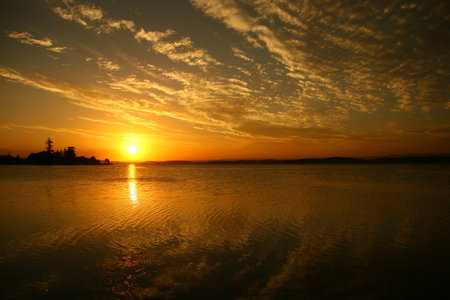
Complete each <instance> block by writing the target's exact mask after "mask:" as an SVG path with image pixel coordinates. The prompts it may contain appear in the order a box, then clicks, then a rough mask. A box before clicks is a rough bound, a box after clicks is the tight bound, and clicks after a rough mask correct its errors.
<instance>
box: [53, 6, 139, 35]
mask: <svg viewBox="0 0 450 300" xmlns="http://www.w3.org/2000/svg"><path fill="white" fill-rule="evenodd" d="M48 3H49V5H50V8H51V9H52V10H53V11H54V12H55V13H56V14H58V15H59V16H60V17H61V18H63V19H65V20H69V21H73V22H76V23H78V24H80V25H82V26H83V27H85V28H86V29H91V30H95V31H96V32H97V33H110V32H112V31H115V30H121V29H122V30H130V31H135V27H134V22H133V21H131V20H122V19H119V20H116V19H111V18H107V17H105V12H104V11H103V9H102V8H101V7H98V6H96V5H94V4H91V3H80V2H79V1H77V0H62V1H54V0H48Z"/></svg>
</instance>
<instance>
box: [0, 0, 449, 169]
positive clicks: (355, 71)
mask: <svg viewBox="0 0 450 300" xmlns="http://www.w3.org/2000/svg"><path fill="white" fill-rule="evenodd" d="M449 11H450V9H449V4H448V3H447V2H446V1H433V0H431V1H427V2H426V3H424V2H423V1H408V2H407V3H406V2H404V1H386V2H383V1H335V2H333V3H332V4H330V3H329V2H327V1H314V2H311V3H309V2H307V1H305V2H303V1H301V2H299V1H286V0H277V1H269V0H261V1H259V2H258V4H257V5H255V1H234V0H229V1H224V0H209V1H206V0H191V1H178V0H177V1H175V0H167V1H133V2H130V1H102V2H101V4H99V3H98V2H92V1H81V0H71V1H69V0H63V1H53V0H49V1H21V2H15V1H14V2H13V1H2V3H1V4H0V14H1V20H2V21H1V27H2V31H1V36H0V39H1V45H2V47H1V48H0V53H1V55H0V59H1V62H0V90H1V93H0V154H4V153H7V152H10V153H11V154H13V155H16V154H20V155H22V156H24V155H27V154H28V153H30V152H32V151H41V150H43V149H44V141H45V140H46V139H47V138H48V137H51V138H52V139H53V140H54V146H55V148H56V149H63V148H65V147H67V146H75V147H76V149H77V154H78V155H89V156H90V155H95V156H96V157H97V158H99V159H104V158H105V157H108V158H110V159H111V160H128V161H141V160H144V161H147V160H209V159H245V158H303V157H325V156H379V155H389V154H400V153H448V152H450V112H449V109H450V95H449V94H450V86H449V85H450V80H449V78H450V76H449V74H450V71H449V70H450V66H449V65H450V59H449V58H450V57H449V53H450V51H449V46H448V43H447V42H446V41H448V40H449V38H450V33H449V30H450V29H449V28H450V24H449V23H450V13H449ZM42 20H46V21H45V22H42ZM131 145H134V146H135V147H136V149H137V151H136V153H135V154H134V155H132V154H130V153H129V152H128V151H127V149H128V147H129V146H131Z"/></svg>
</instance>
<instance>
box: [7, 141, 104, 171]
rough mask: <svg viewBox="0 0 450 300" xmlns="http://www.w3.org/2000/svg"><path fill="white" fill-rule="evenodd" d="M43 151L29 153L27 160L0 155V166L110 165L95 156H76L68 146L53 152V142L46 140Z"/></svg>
mask: <svg viewBox="0 0 450 300" xmlns="http://www.w3.org/2000/svg"><path fill="white" fill-rule="evenodd" d="M45 145H46V147H45V150H44V151H41V152H36V153H30V154H29V155H28V156H27V158H21V157H20V156H19V155H17V156H12V155H11V154H9V153H8V154H6V155H0V164H15V165H19V164H31V165H110V164H111V162H110V161H109V159H108V158H105V159H104V160H103V161H100V160H98V159H96V158H95V156H91V157H89V158H88V157H85V156H77V155H76V153H75V147H73V146H69V147H67V148H64V150H57V151H54V150H53V141H52V140H51V139H50V138H48V139H47V141H45Z"/></svg>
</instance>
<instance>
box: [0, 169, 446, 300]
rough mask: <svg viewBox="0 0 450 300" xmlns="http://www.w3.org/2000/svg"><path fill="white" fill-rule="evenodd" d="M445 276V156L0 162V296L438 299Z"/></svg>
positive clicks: (19, 297)
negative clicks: (362, 161) (425, 161)
mask: <svg viewBox="0 0 450 300" xmlns="http://www.w3.org/2000/svg"><path fill="white" fill-rule="evenodd" d="M449 275H450V167H449V166H437V165H423V166H376V165H375V166H374V165H372V166H364V165H357V166H346V165H339V166H333V165H329V166H327V165H320V166H319V165H301V166H298V165H297V166H296V165H247V166H246V165H236V166H234V165H226V166H219V165H174V166H167V165H166V166H164V165H146V166H139V165H137V166H133V165H130V166H127V165H113V166H0V298H6V299H16V298H17V299H23V298H32V299H39V298H55V299H74V298H76V299H115V298H125V299H126V298H156V299H159V298H161V299H180V298H197V299H218V298H225V299H238V298H239V299H296V298H302V299H381V298H385V299H412V298H416V299H418V298H420V299H430V298H435V299H436V298H437V296H438V295H439V293H440V292H446V291H447V290H448V280H449V278H450V276H449ZM445 294H447V293H444V294H443V295H445Z"/></svg>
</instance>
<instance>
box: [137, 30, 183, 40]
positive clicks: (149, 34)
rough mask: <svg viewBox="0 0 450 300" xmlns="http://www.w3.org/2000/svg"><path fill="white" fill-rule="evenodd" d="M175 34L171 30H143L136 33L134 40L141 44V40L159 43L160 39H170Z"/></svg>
mask: <svg viewBox="0 0 450 300" xmlns="http://www.w3.org/2000/svg"><path fill="white" fill-rule="evenodd" d="M174 33H175V31H173V30H170V29H168V30H166V31H164V32H161V31H145V30H144V29H143V28H141V29H140V30H139V31H138V32H136V34H135V35H134V38H135V39H136V40H138V41H139V42H140V41H141V40H146V41H148V42H158V41H159V40H160V39H162V38H165V37H168V36H170V35H172V34H174Z"/></svg>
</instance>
